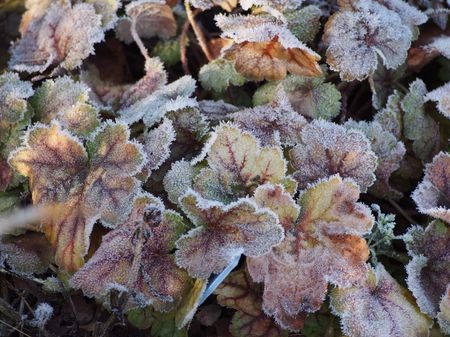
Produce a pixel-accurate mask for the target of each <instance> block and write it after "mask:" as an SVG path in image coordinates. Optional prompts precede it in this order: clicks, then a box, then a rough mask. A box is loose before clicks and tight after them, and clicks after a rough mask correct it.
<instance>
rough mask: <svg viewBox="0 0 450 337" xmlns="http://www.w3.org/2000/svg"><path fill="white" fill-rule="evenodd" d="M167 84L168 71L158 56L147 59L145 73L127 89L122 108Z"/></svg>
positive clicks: (122, 100)
mask: <svg viewBox="0 0 450 337" xmlns="http://www.w3.org/2000/svg"><path fill="white" fill-rule="evenodd" d="M166 84H167V73H166V71H165V70H164V65H163V64H162V63H161V61H160V60H159V59H158V58H149V59H147V60H145V75H144V77H142V78H141V79H140V80H139V81H138V82H136V83H135V84H133V85H132V86H131V87H130V88H129V89H128V90H126V91H125V92H124V93H123V95H122V99H121V104H122V108H125V107H129V106H131V105H133V104H134V103H136V102H138V101H139V100H141V99H144V98H145V97H147V96H148V95H151V94H152V93H153V92H155V91H156V90H159V89H162V88H163V87H164V85H166Z"/></svg>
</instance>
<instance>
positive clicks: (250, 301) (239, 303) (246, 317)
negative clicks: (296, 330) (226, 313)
mask: <svg viewBox="0 0 450 337" xmlns="http://www.w3.org/2000/svg"><path fill="white" fill-rule="evenodd" d="M215 294H216V295H217V302H218V303H219V304H220V305H221V306H224V307H227V308H231V309H235V310H237V311H236V312H235V313H234V315H233V318H232V320H231V326H230V332H231V334H232V335H233V336H235V337H259V336H267V337H281V336H287V332H286V331H283V330H281V329H280V328H279V327H278V326H277V325H276V324H275V322H274V321H273V320H272V319H271V318H270V317H268V316H266V315H265V314H264V312H263V311H262V309H261V298H260V289H259V287H258V286H257V285H255V284H254V283H253V282H252V281H251V279H250V277H249V275H248V273H247V272H246V271H245V270H238V271H235V272H233V273H231V274H230V275H229V276H228V277H227V278H226V279H225V281H224V282H222V284H221V285H220V286H219V287H218V288H217V289H216V291H215Z"/></svg>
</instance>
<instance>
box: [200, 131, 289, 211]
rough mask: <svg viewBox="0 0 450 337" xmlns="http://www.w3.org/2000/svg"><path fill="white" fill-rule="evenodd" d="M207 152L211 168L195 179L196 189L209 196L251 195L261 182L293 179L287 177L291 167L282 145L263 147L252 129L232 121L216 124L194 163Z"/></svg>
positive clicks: (225, 198) (234, 196) (226, 197)
mask: <svg viewBox="0 0 450 337" xmlns="http://www.w3.org/2000/svg"><path fill="white" fill-rule="evenodd" d="M206 155H207V162H208V165H209V168H206V169H203V170H202V171H201V172H200V173H199V175H197V177H196V178H195V180H194V189H195V190H196V191H198V192H199V193H200V194H202V196H204V197H205V198H211V197H212V196H213V195H216V196H217V199H216V198H215V199H216V200H221V201H224V202H229V201H231V200H233V199H236V198H238V197H244V196H247V195H250V194H251V193H252V192H253V191H254V190H255V188H256V187H257V186H258V185H262V184H264V183H266V182H270V183H274V184H277V183H282V184H285V183H286V179H290V178H289V177H286V172H287V167H286V162H285V160H284V158H283V153H282V151H281V148H280V147H277V146H266V147H261V146H260V145H259V143H258V141H257V139H256V138H255V137H254V136H253V135H252V134H251V133H249V132H246V131H241V130H240V129H239V128H237V127H236V126H234V125H232V124H221V125H219V126H218V127H216V129H215V131H214V133H213V134H212V136H211V138H210V141H209V142H208V143H207V144H206V145H205V147H204V150H203V153H202V154H201V155H200V156H199V157H198V158H196V159H195V160H194V163H196V162H199V161H200V160H202V159H203V158H204V156H206ZM217 191H219V192H220V193H217ZM207 195H208V196H207ZM219 195H220V196H221V197H220V198H219V197H218V196H219Z"/></svg>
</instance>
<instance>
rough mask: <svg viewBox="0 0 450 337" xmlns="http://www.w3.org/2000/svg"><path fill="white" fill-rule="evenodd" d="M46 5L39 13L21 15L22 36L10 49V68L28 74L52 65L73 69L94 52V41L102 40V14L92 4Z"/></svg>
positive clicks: (57, 2)
mask: <svg viewBox="0 0 450 337" xmlns="http://www.w3.org/2000/svg"><path fill="white" fill-rule="evenodd" d="M47 4H48V5H47V8H45V6H44V8H45V9H44V11H42V12H43V13H42V14H41V15H37V14H35V13H33V14H32V15H29V16H27V15H25V16H24V18H23V21H22V27H21V28H22V31H21V33H22V37H21V39H20V40H18V41H17V42H16V43H15V44H14V45H13V46H12V49H11V59H10V62H9V67H10V68H11V69H14V70H17V71H26V72H30V73H33V72H39V73H42V72H44V71H46V70H47V69H48V68H49V67H51V66H59V67H60V68H63V69H66V70H72V69H76V68H78V67H79V66H80V65H81V63H82V61H83V60H84V59H85V58H86V57H88V56H89V55H90V54H92V53H93V52H94V47H93V46H94V44H95V43H98V42H100V41H102V40H103V38H104V32H103V29H102V27H101V16H100V15H98V14H97V13H96V12H95V8H94V6H93V5H92V4H88V3H78V4H75V5H73V6H72V5H71V4H70V2H69V1H66V0H59V1H55V2H52V3H49V2H47ZM32 10H33V9H30V11H32ZM25 20H29V21H27V22H25Z"/></svg>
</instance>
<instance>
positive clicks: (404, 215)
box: [388, 199, 417, 224]
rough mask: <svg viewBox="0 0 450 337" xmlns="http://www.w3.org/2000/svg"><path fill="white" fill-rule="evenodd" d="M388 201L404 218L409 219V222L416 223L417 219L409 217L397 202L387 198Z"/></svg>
mask: <svg viewBox="0 0 450 337" xmlns="http://www.w3.org/2000/svg"><path fill="white" fill-rule="evenodd" d="M388 201H389V202H390V204H391V205H392V206H394V207H395V209H396V210H397V211H398V212H399V213H400V214H401V215H402V216H403V217H404V218H405V219H406V220H408V221H409V223H410V224H416V223H417V221H414V219H413V218H411V217H410V216H409V215H408V214H407V213H406V212H405V211H404V210H403V208H401V207H400V205H399V204H397V203H396V202H395V201H394V200H392V199H388Z"/></svg>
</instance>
